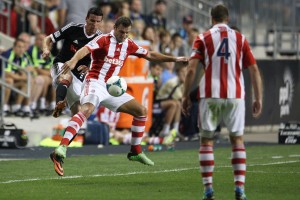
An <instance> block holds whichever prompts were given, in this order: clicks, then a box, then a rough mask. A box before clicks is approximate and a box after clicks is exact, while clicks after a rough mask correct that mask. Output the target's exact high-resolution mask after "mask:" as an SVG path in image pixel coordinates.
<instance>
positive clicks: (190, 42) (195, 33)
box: [186, 27, 200, 56]
mask: <svg viewBox="0 0 300 200" xmlns="http://www.w3.org/2000/svg"><path fill="white" fill-rule="evenodd" d="M199 34H200V32H199V30H198V29H197V28H195V27H194V28H191V29H190V31H189V32H188V37H187V43H186V45H187V46H186V55H188V56H190V55H191V54H192V50H193V48H192V47H193V43H194V40H195V39H196V37H197V36H198V35H199Z"/></svg>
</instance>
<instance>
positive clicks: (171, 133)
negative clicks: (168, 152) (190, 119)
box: [163, 129, 177, 145]
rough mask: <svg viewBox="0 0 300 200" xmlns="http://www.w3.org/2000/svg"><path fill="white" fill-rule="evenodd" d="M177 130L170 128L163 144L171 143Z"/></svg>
mask: <svg viewBox="0 0 300 200" xmlns="http://www.w3.org/2000/svg"><path fill="white" fill-rule="evenodd" d="M176 135H177V131H176V130H175V129H173V130H171V131H170V133H169V135H168V136H165V137H164V140H163V144H164V145H172V144H173V143H174V140H175V138H176Z"/></svg>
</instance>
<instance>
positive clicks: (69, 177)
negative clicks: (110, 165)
mask: <svg viewBox="0 0 300 200" xmlns="http://www.w3.org/2000/svg"><path fill="white" fill-rule="evenodd" d="M297 162H300V160H291V161H283V162H273V163H261V164H259V163H258V164H248V165H247V166H248V167H253V166H268V165H281V164H291V163H297ZM228 167H231V165H224V166H219V167H218V166H216V168H217V169H218V168H228ZM196 169H199V167H191V168H181V169H167V170H161V171H153V172H149V171H148V172H147V171H146V172H128V173H115V174H95V175H88V176H64V177H56V178H31V179H20V180H9V181H3V182H0V184H8V183H20V182H32V181H46V180H61V179H75V178H86V177H109V176H112V177H113V176H129V175H137V174H160V173H170V172H180V171H189V170H196ZM249 172H254V173H266V172H264V171H250V170H249Z"/></svg>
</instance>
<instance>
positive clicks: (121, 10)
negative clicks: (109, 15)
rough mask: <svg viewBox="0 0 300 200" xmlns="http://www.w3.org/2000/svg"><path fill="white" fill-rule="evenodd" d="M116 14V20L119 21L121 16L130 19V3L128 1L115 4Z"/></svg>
mask: <svg viewBox="0 0 300 200" xmlns="http://www.w3.org/2000/svg"><path fill="white" fill-rule="evenodd" d="M115 7H116V8H117V9H116V12H115V15H114V19H118V18H119V17H121V16H125V17H130V10H129V3H128V2H127V1H117V2H115Z"/></svg>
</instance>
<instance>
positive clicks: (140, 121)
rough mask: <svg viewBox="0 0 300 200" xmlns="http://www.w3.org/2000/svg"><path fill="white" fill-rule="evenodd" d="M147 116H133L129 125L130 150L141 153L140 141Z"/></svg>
mask: <svg viewBox="0 0 300 200" xmlns="http://www.w3.org/2000/svg"><path fill="white" fill-rule="evenodd" d="M146 120H147V117H134V118H133V121H132V126H131V132H132V133H131V150H130V151H131V152H132V153H135V154H139V153H142V147H141V141H142V138H143V135H144V131H145V124H146Z"/></svg>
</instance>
